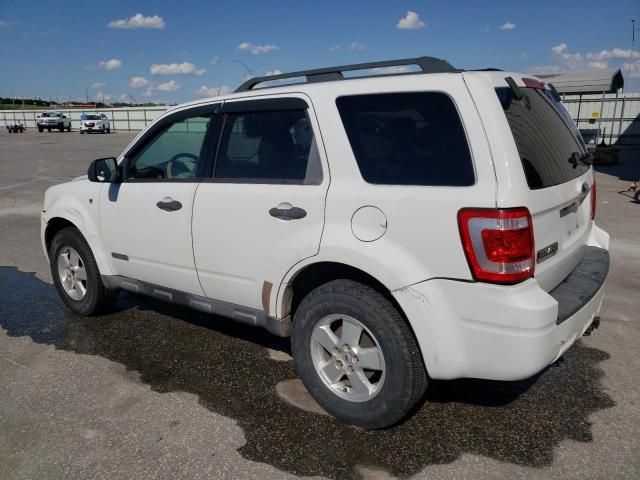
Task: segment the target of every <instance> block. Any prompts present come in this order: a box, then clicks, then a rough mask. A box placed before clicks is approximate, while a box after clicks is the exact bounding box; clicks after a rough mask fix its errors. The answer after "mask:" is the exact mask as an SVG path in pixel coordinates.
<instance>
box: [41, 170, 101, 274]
mask: <svg viewBox="0 0 640 480" xmlns="http://www.w3.org/2000/svg"><path fill="white" fill-rule="evenodd" d="M69 185H71V187H67V189H68V191H65V189H64V188H59V187H65V186H69ZM100 188H102V185H101V184H96V183H91V182H89V181H77V182H71V183H69V184H64V185H59V186H56V187H52V189H50V190H49V191H47V194H46V196H45V207H44V209H43V212H42V220H43V222H44V223H45V224H48V223H49V222H50V221H51V220H52V219H54V218H62V219H64V220H67V221H69V222H71V223H72V224H73V225H74V226H75V227H76V228H77V229H78V230H79V231H80V233H81V234H82V236H83V237H84V238H85V240H86V241H87V243H88V244H89V247H90V248H91V251H92V252H93V256H94V257H95V260H96V263H97V264H98V268H99V270H100V273H101V274H102V275H113V271H112V269H111V266H110V264H109V261H108V259H107V255H106V253H105V250H104V247H103V244H102V239H101V235H100V211H99V209H100V201H99V200H100ZM71 190H72V191H71ZM46 228H47V226H46V225H43V227H42V230H43V234H42V235H43V245H44V232H45V231H46ZM45 250H46V246H45ZM46 253H47V252H46V251H45V254H46Z"/></svg>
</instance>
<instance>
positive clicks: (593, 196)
mask: <svg viewBox="0 0 640 480" xmlns="http://www.w3.org/2000/svg"><path fill="white" fill-rule="evenodd" d="M596 197H597V191H596V180H595V179H594V180H593V185H591V220H593V219H595V218H596Z"/></svg>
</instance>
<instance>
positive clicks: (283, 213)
mask: <svg viewBox="0 0 640 480" xmlns="http://www.w3.org/2000/svg"><path fill="white" fill-rule="evenodd" d="M280 206H281V205H278V207H280ZM278 207H273V208H272V209H271V210H269V215H271V216H272V217H275V218H279V219H280V220H299V219H301V218H304V217H306V216H307V211H306V210H305V209H304V208H300V207H290V208H278Z"/></svg>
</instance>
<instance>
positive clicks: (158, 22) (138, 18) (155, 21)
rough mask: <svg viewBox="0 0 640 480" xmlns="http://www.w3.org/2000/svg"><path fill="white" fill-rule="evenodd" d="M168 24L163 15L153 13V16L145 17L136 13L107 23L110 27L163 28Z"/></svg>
mask: <svg viewBox="0 0 640 480" xmlns="http://www.w3.org/2000/svg"><path fill="white" fill-rule="evenodd" d="M165 26H166V23H165V21H164V19H163V18H162V17H159V16H158V15H153V16H152V17H145V16H144V15H142V14H141V13H136V14H135V15H134V16H133V17H130V18H123V19H121V20H113V21H111V22H109V23H107V27H109V28H121V29H132V30H134V29H138V28H159V29H162V28H164V27H165Z"/></svg>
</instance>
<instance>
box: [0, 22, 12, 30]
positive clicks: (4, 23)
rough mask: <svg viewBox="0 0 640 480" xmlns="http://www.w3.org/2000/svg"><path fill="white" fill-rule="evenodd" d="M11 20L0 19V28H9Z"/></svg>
mask: <svg viewBox="0 0 640 480" xmlns="http://www.w3.org/2000/svg"><path fill="white" fill-rule="evenodd" d="M10 27H11V22H9V21H8V20H0V30H9V28H10Z"/></svg>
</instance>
